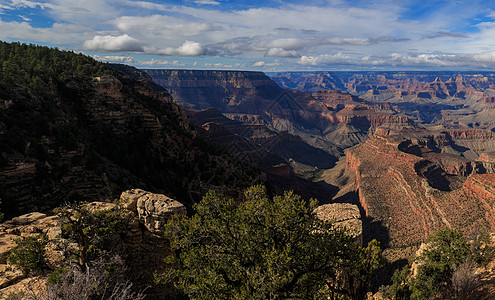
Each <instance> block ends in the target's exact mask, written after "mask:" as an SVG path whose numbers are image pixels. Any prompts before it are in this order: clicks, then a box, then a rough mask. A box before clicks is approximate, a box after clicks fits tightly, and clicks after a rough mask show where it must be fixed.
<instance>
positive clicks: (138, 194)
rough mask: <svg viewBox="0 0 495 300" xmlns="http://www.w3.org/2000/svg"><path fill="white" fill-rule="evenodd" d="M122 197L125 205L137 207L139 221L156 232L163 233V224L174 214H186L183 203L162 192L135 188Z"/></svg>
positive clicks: (124, 193)
mask: <svg viewBox="0 0 495 300" xmlns="http://www.w3.org/2000/svg"><path fill="white" fill-rule="evenodd" d="M120 199H121V203H123V207H125V208H127V209H129V210H131V211H132V210H134V209H135V212H137V214H138V218H139V221H140V222H141V223H143V224H144V226H146V228H147V229H148V230H149V231H150V232H152V233H155V234H161V233H163V226H164V225H165V223H166V222H167V220H168V219H169V218H170V216H172V215H173V214H181V215H186V207H185V206H184V205H183V204H182V203H180V202H179V201H177V200H174V199H172V198H170V197H168V196H165V195H162V194H153V193H150V192H146V191H143V190H139V189H133V190H128V191H125V192H123V193H122V195H121V196H120Z"/></svg>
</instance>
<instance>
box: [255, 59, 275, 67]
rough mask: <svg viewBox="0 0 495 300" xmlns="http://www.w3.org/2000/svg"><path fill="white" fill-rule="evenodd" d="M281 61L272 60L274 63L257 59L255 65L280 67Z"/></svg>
mask: <svg viewBox="0 0 495 300" xmlns="http://www.w3.org/2000/svg"><path fill="white" fill-rule="evenodd" d="M280 65H281V64H280V62H279V61H275V62H272V63H268V62H265V61H262V60H260V61H257V62H255V63H254V64H253V67H278V66H280Z"/></svg>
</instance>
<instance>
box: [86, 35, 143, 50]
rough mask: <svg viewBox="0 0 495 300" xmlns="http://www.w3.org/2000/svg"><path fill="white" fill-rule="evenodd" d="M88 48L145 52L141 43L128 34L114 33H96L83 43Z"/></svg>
mask: <svg viewBox="0 0 495 300" xmlns="http://www.w3.org/2000/svg"><path fill="white" fill-rule="evenodd" d="M83 47H84V49H86V50H93V51H123V52H143V51H144V49H143V47H142V46H141V45H140V43H139V42H138V41H137V40H136V39H134V38H132V37H130V36H129V35H127V34H124V35H119V36H112V35H95V36H94V37H93V38H92V39H91V40H87V41H85V42H84V43H83Z"/></svg>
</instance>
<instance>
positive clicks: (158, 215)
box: [0, 189, 186, 300]
mask: <svg viewBox="0 0 495 300" xmlns="http://www.w3.org/2000/svg"><path fill="white" fill-rule="evenodd" d="M119 205H120V207H121V208H122V209H123V210H124V213H123V215H124V216H125V218H126V222H127V223H126V224H127V230H126V232H125V233H124V234H123V235H121V236H120V237H119V238H118V241H117V240H115V237H112V241H113V244H112V247H113V248H114V251H117V252H116V254H119V255H121V256H122V257H123V258H124V260H125V263H126V266H127V267H128V269H129V271H130V272H129V274H128V276H130V278H132V280H133V283H135V285H138V286H142V287H145V286H146V285H149V284H150V283H151V282H152V280H153V271H154V270H158V269H160V268H163V259H164V258H165V257H166V256H167V255H168V254H169V251H170V250H169V248H168V243H167V241H166V240H165V238H164V237H163V231H162V227H163V224H164V222H166V220H167V219H168V218H170V216H171V215H173V214H179V215H185V214H186V209H185V207H184V205H182V204H181V203H179V202H178V201H176V200H174V199H171V198H169V197H167V196H165V195H161V194H153V193H150V192H147V191H144V190H141V189H132V190H127V191H125V192H123V193H122V195H121V198H120V201H119ZM86 207H87V208H88V209H89V210H91V211H105V210H111V209H114V208H116V204H113V203H108V202H91V203H89V204H87V205H86ZM40 234H46V235H47V236H48V246H47V248H46V249H47V254H46V258H47V260H48V265H49V266H50V267H52V268H58V267H62V266H65V265H66V264H67V263H68V262H67V261H66V259H67V258H66V257H65V256H64V255H63V249H65V248H64V247H62V245H66V246H65V247H67V245H72V247H76V246H75V244H72V243H70V242H69V241H67V240H65V239H63V238H62V236H61V234H62V230H61V224H60V219H59V217H58V216H47V215H45V214H42V213H37V212H34V213H30V214H26V215H22V216H19V217H16V218H14V219H12V220H9V221H6V222H4V223H3V224H0V299H2V300H3V299H4V298H2V296H4V297H6V296H7V295H8V294H10V293H16V292H20V291H23V290H26V289H29V288H31V287H32V286H31V283H33V282H35V281H36V282H39V283H43V284H44V282H45V280H46V275H43V276H41V277H26V276H24V275H23V274H22V272H20V270H18V269H16V268H13V267H12V266H10V265H8V264H7V262H6V260H5V257H6V255H7V254H8V252H9V251H10V249H12V248H13V247H14V246H15V245H16V243H15V241H14V240H15V239H18V238H20V239H22V238H25V237H27V236H31V235H40ZM117 245H120V246H119V247H117ZM69 247H70V246H69ZM33 280H34V281H33ZM149 292H150V294H153V293H159V292H160V289H157V288H156V287H155V288H149ZM162 292H163V291H162ZM156 295H157V294H155V296H156Z"/></svg>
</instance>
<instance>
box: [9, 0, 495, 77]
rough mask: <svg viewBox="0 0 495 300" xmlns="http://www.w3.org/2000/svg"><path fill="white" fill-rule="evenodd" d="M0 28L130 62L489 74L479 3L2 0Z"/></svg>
mask: <svg viewBox="0 0 495 300" xmlns="http://www.w3.org/2000/svg"><path fill="white" fill-rule="evenodd" d="M0 28H1V29H2V30H1V32H0V40H5V41H8V42H12V41H20V42H24V43H33V44H41V45H46V46H50V47H58V48H59V49H63V50H72V51H76V52H81V53H84V54H87V55H90V56H92V57H93V58H95V59H97V60H99V61H103V62H112V63H125V64H128V65H131V66H134V67H137V68H184V69H198V70H204V69H218V70H241V71H242V70H245V71H263V72H303V71H311V72H313V71H327V70H328V71H334V70H335V71H349V72H354V71H356V72H362V71H370V72H373V71H379V72H388V71H390V72H393V71H401V70H411V71H443V70H451V69H456V70H459V71H470V70H475V71H480V72H481V71H488V72H490V71H494V72H495V4H493V3H491V2H489V1H482V0H472V1H462V0H461V1H459V0H455V1H454V0H438V1H419V0H402V1H396V0H374V1H369V0H367V1H365V0H306V1H302V0H288V1H279V0H268V1H261V0H253V1H249V2H247V1H241V0H234V1H225V0H167V1H161V0H144V1H137V0H124V1H117V0H88V1H85V2H84V3H81V2H80V1H78V0H43V1H36V0H4V1H2V3H1V4H0Z"/></svg>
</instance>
